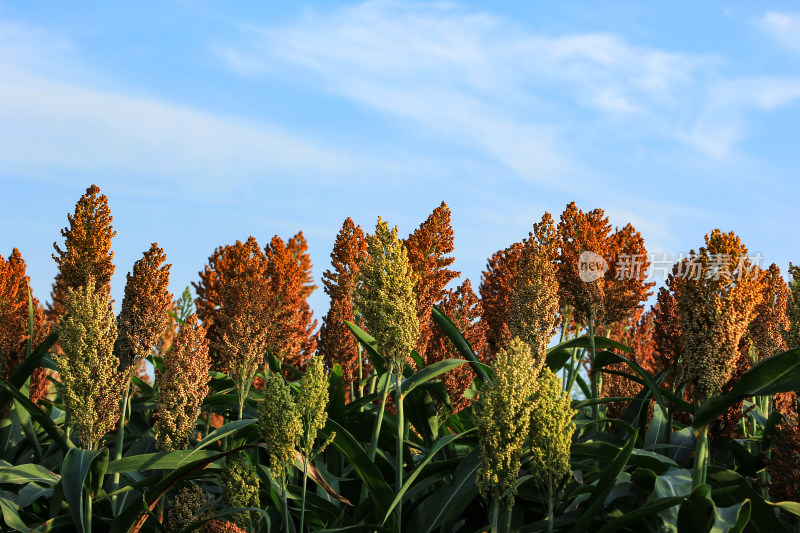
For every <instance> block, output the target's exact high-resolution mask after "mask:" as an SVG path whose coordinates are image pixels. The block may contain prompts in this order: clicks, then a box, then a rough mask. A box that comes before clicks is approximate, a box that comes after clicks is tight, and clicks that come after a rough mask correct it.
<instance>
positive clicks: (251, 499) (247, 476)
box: [219, 452, 261, 529]
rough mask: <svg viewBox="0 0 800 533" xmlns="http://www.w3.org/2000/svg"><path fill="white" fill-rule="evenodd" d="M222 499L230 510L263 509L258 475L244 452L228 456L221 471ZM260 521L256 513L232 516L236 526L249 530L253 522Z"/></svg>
mask: <svg viewBox="0 0 800 533" xmlns="http://www.w3.org/2000/svg"><path fill="white" fill-rule="evenodd" d="M219 480H220V482H221V483H222V499H223V500H224V501H225V504H226V505H227V506H228V507H230V508H233V509H235V508H237V507H256V508H259V507H261V502H260V499H259V496H258V486H259V485H258V474H256V471H255V468H253V465H252V464H251V463H250V460H249V459H248V458H247V456H246V455H245V453H244V452H239V453H236V454H231V455H228V456H227V457H226V458H225V463H224V464H223V466H222V468H221V469H220V471H219ZM257 519H258V513H256V512H255V511H239V512H238V513H234V514H232V515H231V520H232V521H233V523H234V524H236V525H237V526H239V527H243V528H245V529H249V527H250V523H251V521H255V520H257Z"/></svg>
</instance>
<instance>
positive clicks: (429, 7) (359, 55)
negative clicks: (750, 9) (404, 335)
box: [217, 0, 800, 182]
mask: <svg viewBox="0 0 800 533" xmlns="http://www.w3.org/2000/svg"><path fill="white" fill-rule="evenodd" d="M773 18H774V17H773ZM217 52H218V57H219V58H220V60H221V61H223V62H224V63H226V64H227V65H228V66H229V68H230V69H231V70H232V71H234V72H237V73H239V74H242V75H247V76H258V75H259V74H261V73H265V72H269V73H270V75H273V76H274V75H276V72H277V71H278V70H279V69H281V68H282V69H284V71H285V72H287V73H288V75H290V76H293V77H297V78H300V79H309V80H310V81H309V82H310V83H320V82H322V83H321V84H320V85H321V86H322V87H323V88H324V90H327V91H329V92H332V93H334V94H337V95H339V96H343V97H346V98H348V99H351V100H353V101H355V102H357V103H359V104H361V105H363V106H366V107H368V108H371V109H375V110H377V111H379V112H381V113H384V114H388V115H391V116H394V117H397V118H398V119H401V120H403V121H407V122H410V123H413V124H416V125H417V126H422V127H423V128H424V131H425V132H426V133H432V134H434V135H437V136H438V138H440V139H447V140H448V141H450V142H453V143H456V144H461V145H464V146H469V147H470V148H473V149H479V150H482V151H483V152H484V153H486V154H487V155H488V156H490V157H493V158H495V159H496V160H498V161H499V162H501V163H502V164H503V165H505V166H507V167H508V168H510V169H512V170H513V171H514V172H516V173H517V174H518V175H519V176H520V177H522V178H526V179H531V180H534V181H540V182H552V181H553V179H554V178H558V177H563V176H565V175H569V174H570V173H574V172H575V171H576V170H577V169H576V168H575V165H576V163H575V161H576V157H575V154H574V152H575V149H574V148H573V147H572V145H574V144H576V143H579V142H580V140H581V137H582V136H583V132H582V131H581V130H582V129H583V128H584V125H585V123H586V121H587V119H588V120H593V121H594V122H593V124H594V125H596V126H597V128H598V129H599V130H604V131H603V135H610V136H614V137H619V136H624V135H625V134H626V133H625V132H627V131H634V132H636V133H637V134H638V135H640V136H645V137H652V138H657V139H662V140H666V141H668V142H673V143H678V144H683V145H684V146H686V147H688V148H690V149H692V150H695V151H698V152H700V153H702V154H703V155H705V156H708V157H712V158H725V157H727V156H728V155H729V154H730V152H731V149H732V148H733V146H735V145H736V144H737V143H738V142H740V141H741V140H742V139H743V138H745V137H746V136H747V120H748V117H749V114H750V113H752V112H754V111H762V112H763V111H771V110H774V109H776V108H779V107H782V106H786V105H789V104H791V103H793V102H794V101H796V100H797V98H798V96H799V95H800V80H797V79H793V78H780V77H759V78H753V79H751V78H742V79H736V78H734V77H731V76H726V74H725V67H726V66H725V61H724V60H723V59H721V58H719V57H716V56H712V55H688V54H683V53H677V52H671V51H668V50H660V49H656V48H653V47H648V46H642V45H635V44H631V43H630V42H628V41H626V40H625V39H623V38H621V37H619V36H617V35H614V34H604V33H584V34H567V35H556V36H552V35H546V34H542V33H541V32H539V33H537V32H535V31H532V30H530V29H526V28H524V27H521V26H520V25H518V24H516V23H514V22H512V21H510V20H507V19H504V18H501V17H497V16H491V15H487V14H483V13H475V12H471V11H468V10H466V9H465V8H462V7H460V6H458V5H455V4H450V3H435V4H416V3H406V2H397V1H382V0H379V1H370V2H366V3H363V4H360V5H357V6H354V7H343V8H340V9H338V10H335V11H332V12H326V13H319V12H308V13H306V15H305V16H304V17H303V18H301V19H300V20H299V21H297V22H296V23H294V24H291V25H287V26H283V27H277V28H275V27H262V28H254V27H252V26H248V27H247V29H246V30H244V31H243V33H242V35H241V38H240V40H239V41H238V42H236V43H227V44H225V45H224V46H220V47H218V48H217ZM746 90H755V91H757V92H756V93H753V94H752V95H747V94H746V92H745V91H746ZM576 109H577V110H582V111H580V112H581V113H582V115H580V116H577V115H576ZM620 132H621V133H620ZM584 141H585V139H584ZM531 160H535V161H536V164H532V163H530V161H531Z"/></svg>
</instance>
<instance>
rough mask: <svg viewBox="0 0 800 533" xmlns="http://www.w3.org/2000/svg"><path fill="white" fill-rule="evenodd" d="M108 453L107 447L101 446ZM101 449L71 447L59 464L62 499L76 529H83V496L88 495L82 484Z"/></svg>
mask: <svg viewBox="0 0 800 533" xmlns="http://www.w3.org/2000/svg"><path fill="white" fill-rule="evenodd" d="M103 449H104V450H106V453H108V448H103ZM101 453H102V452H101V450H84V449H81V448H72V449H71V450H69V452H67V456H66V457H64V462H63V463H62V464H61V477H62V479H61V485H62V487H63V488H64V499H65V500H66V501H67V505H69V510H70V513H72V520H73V524H74V526H75V527H76V528H77V529H78V531H80V532H83V531H84V530H85V523H84V509H85V503H84V498H85V497H86V496H88V494H87V492H88V491H87V490H85V487H84V485H85V484H86V478H87V477H88V476H89V470H90V469H91V467H92V463H93V462H94V461H95V460H96V459H97V458H99V457H100V455H101Z"/></svg>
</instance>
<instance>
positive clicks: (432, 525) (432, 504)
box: [408, 447, 481, 533]
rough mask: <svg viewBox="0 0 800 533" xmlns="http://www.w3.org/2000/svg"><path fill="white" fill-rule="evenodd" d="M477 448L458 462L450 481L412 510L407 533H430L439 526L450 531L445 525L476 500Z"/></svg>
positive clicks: (479, 457) (478, 462) (478, 464)
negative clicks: (412, 532) (408, 532)
mask: <svg viewBox="0 0 800 533" xmlns="http://www.w3.org/2000/svg"><path fill="white" fill-rule="evenodd" d="M480 451H481V450H480V448H478V447H476V448H473V449H472V451H471V452H470V453H469V454H468V455H467V456H466V457H464V459H462V460H461V462H460V463H459V464H458V466H457V467H456V469H455V472H454V473H453V481H452V482H451V483H449V484H447V485H445V486H443V487H442V488H440V489H439V490H437V491H435V492H433V493H432V494H431V495H430V496H428V497H427V498H426V499H425V500H424V501H423V502H422V503H421V504H420V505H419V507H417V509H416V510H415V512H414V514H413V516H412V517H411V521H410V523H409V527H408V531H414V532H416V531H420V532H422V533H430V532H431V531H434V530H436V529H437V528H439V527H440V526H441V530H442V531H449V529H448V528H446V525H447V524H446V522H447V521H448V520H450V518H451V517H456V518H457V517H459V516H460V515H461V514H462V513H463V512H464V509H466V507H467V506H468V505H469V504H470V503H471V502H472V501H473V500H474V499H475V498H476V497H477V495H478V489H477V487H476V486H475V477H476V475H477V472H478V467H479V466H480V464H481V455H480Z"/></svg>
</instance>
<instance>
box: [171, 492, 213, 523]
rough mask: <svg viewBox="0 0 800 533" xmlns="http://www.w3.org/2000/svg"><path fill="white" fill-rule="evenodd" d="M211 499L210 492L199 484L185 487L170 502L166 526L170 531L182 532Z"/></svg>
mask: <svg viewBox="0 0 800 533" xmlns="http://www.w3.org/2000/svg"><path fill="white" fill-rule="evenodd" d="M208 501H209V496H208V493H206V492H205V491H204V490H203V489H201V488H200V487H198V486H197V485H191V486H189V487H184V488H182V489H181V490H179V491H178V493H177V494H176V495H175V499H174V500H172V501H170V502H169V511H168V512H167V520H166V522H164V527H165V529H166V530H167V531H168V533H180V532H181V531H183V529H184V528H185V527H186V526H188V525H189V524H191V523H192V522H193V521H195V520H197V519H198V518H200V517H198V516H196V515H197V511H199V510H200V509H201V508H202V507H203V506H204V505H206V504H207V503H208Z"/></svg>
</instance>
